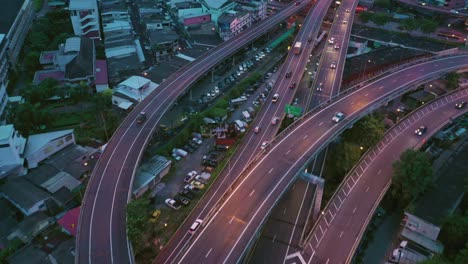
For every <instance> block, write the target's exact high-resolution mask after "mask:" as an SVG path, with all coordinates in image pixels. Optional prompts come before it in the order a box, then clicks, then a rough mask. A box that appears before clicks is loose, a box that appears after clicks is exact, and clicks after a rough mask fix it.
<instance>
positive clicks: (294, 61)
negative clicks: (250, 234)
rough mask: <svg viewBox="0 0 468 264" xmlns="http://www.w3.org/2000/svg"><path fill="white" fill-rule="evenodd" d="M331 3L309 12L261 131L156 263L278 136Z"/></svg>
mask: <svg viewBox="0 0 468 264" xmlns="http://www.w3.org/2000/svg"><path fill="white" fill-rule="evenodd" d="M330 4H331V0H326V1H320V2H318V3H316V5H315V6H314V7H313V9H312V10H311V11H310V12H309V14H308V15H307V17H306V18H305V20H304V23H303V25H302V27H301V29H300V31H299V33H298V35H297V37H296V39H295V41H299V42H302V50H301V53H300V54H298V55H296V54H294V51H292V50H291V52H290V53H289V54H288V57H287V58H286V60H285V62H284V64H283V66H282V67H281V69H280V71H279V75H278V78H277V79H276V82H275V83H274V86H273V88H272V90H271V92H270V96H269V97H268V98H267V100H266V101H265V103H264V105H263V106H262V109H261V110H260V111H259V113H258V114H257V116H256V118H255V121H254V122H253V123H252V124H251V125H250V127H251V128H254V127H257V126H258V127H260V132H258V133H254V132H253V131H252V130H250V131H248V132H247V134H246V135H245V136H244V138H243V141H242V143H241V144H240V145H239V147H238V149H237V150H236V153H235V154H234V156H233V157H232V158H231V160H230V162H229V166H228V167H226V168H225V169H224V170H223V172H222V173H221V174H220V176H219V177H218V180H217V181H216V182H215V183H214V184H213V186H212V187H211V189H210V190H209V191H208V192H207V194H206V195H205V196H204V197H203V199H202V200H201V201H200V202H199V204H198V205H197V207H196V208H195V209H194V211H193V212H192V213H191V215H190V216H189V218H188V219H187V221H186V222H185V223H184V224H183V225H182V226H181V228H180V229H179V231H178V232H177V233H176V234H175V235H174V237H173V238H172V239H171V241H170V242H169V243H168V245H167V246H166V247H165V248H164V249H163V251H162V252H161V253H160V254H159V255H158V257H157V258H156V260H155V263H170V262H174V261H176V260H177V259H179V258H180V257H181V254H183V253H184V251H185V248H186V247H187V246H188V245H189V243H190V238H191V236H190V235H188V234H187V230H188V229H189V227H190V225H191V224H192V223H193V221H195V219H204V218H205V217H206V216H207V214H208V213H209V212H210V210H211V209H212V208H213V207H214V206H215V205H216V204H217V203H218V200H219V199H220V197H221V196H222V195H223V194H224V193H225V191H226V190H227V189H228V188H229V187H230V185H231V184H232V182H233V181H234V180H235V179H236V178H237V177H238V176H239V174H240V173H241V172H242V171H243V170H244V169H245V166H246V165H247V164H248V163H249V162H250V161H251V160H252V159H253V157H254V156H255V155H256V154H257V153H258V151H260V145H261V144H262V142H264V141H270V140H271V139H273V137H274V136H275V135H276V133H277V131H278V129H279V125H280V123H281V120H280V121H278V122H277V124H275V125H272V124H271V123H272V119H273V118H274V117H278V118H280V119H282V117H283V116H284V107H285V105H286V104H289V103H291V101H292V99H293V97H294V93H295V89H291V88H289V86H290V85H291V84H292V83H299V81H300V79H301V78H302V75H303V72H304V70H303V69H304V67H305V65H306V63H307V60H308V58H309V54H310V53H311V51H312V48H313V46H312V44H313V43H312V42H308V39H309V38H312V39H314V38H315V37H316V35H317V34H318V31H319V29H320V25H321V21H322V20H323V17H324V16H325V13H326V10H327V9H328V7H329V6H330ZM288 72H291V76H290V77H286V73H288ZM275 93H277V94H279V100H278V101H277V102H276V103H272V102H271V97H272V95H273V94H275Z"/></svg>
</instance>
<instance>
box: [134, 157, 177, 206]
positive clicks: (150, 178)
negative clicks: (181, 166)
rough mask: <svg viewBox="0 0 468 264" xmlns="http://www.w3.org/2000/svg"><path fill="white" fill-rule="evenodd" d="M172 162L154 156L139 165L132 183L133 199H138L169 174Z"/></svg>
mask: <svg viewBox="0 0 468 264" xmlns="http://www.w3.org/2000/svg"><path fill="white" fill-rule="evenodd" d="M171 163H172V161H171V160H169V159H167V158H165V157H163V156H154V157H152V158H151V159H150V160H149V161H148V162H146V163H144V164H142V165H141V167H140V168H139V170H138V173H137V174H136V176H135V180H134V182H133V187H132V193H133V197H135V198H138V197H140V196H142V195H143V194H144V193H145V192H147V191H148V190H150V189H152V188H153V187H154V186H155V185H156V184H157V183H158V182H160V181H161V179H162V178H163V177H164V176H166V175H167V174H168V173H169V170H170V169H171Z"/></svg>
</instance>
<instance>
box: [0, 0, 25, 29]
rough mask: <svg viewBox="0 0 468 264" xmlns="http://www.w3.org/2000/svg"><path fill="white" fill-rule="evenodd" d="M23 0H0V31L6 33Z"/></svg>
mask: <svg viewBox="0 0 468 264" xmlns="http://www.w3.org/2000/svg"><path fill="white" fill-rule="evenodd" d="M23 3H24V0H16V1H12V0H0V6H1V7H2V8H1V9H0V33H2V34H5V35H6V34H8V32H9V31H10V28H11V25H13V22H14V21H15V19H16V16H17V15H18V12H19V10H20V9H21V6H22V5H23Z"/></svg>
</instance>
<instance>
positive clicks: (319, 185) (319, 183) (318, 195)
mask: <svg viewBox="0 0 468 264" xmlns="http://www.w3.org/2000/svg"><path fill="white" fill-rule="evenodd" d="M301 178H302V179H303V180H305V181H307V182H309V183H311V184H313V185H315V186H316V189H315V194H314V196H315V197H314V204H313V205H312V214H311V219H309V220H312V223H314V222H315V221H316V220H317V218H318V216H319V214H320V206H321V204H322V196H323V187H324V185H325V179H323V178H320V177H317V176H315V175H312V174H310V173H306V172H304V173H302V174H301Z"/></svg>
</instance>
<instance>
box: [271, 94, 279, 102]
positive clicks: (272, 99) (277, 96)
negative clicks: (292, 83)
mask: <svg viewBox="0 0 468 264" xmlns="http://www.w3.org/2000/svg"><path fill="white" fill-rule="evenodd" d="M278 99H279V94H274V95H273V98H271V102H273V103H276V102H277V101H278Z"/></svg>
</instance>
